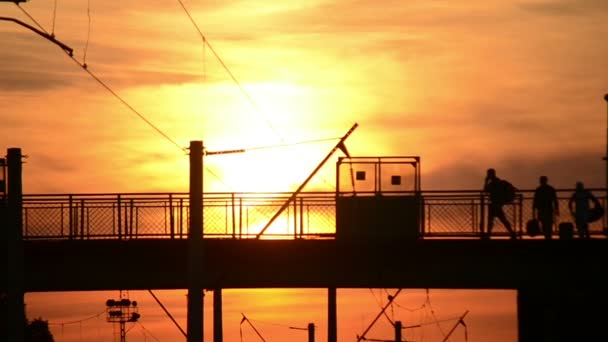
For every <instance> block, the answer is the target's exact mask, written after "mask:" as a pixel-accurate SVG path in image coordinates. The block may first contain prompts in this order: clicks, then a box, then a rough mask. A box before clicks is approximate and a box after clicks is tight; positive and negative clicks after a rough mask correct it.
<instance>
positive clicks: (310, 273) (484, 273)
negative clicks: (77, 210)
mask: <svg viewBox="0 0 608 342" xmlns="http://www.w3.org/2000/svg"><path fill="white" fill-rule="evenodd" d="M186 244H187V241H186V240H159V239H151V240H143V239H142V240H128V241H116V240H94V241H78V240H76V241H26V242H25V246H24V248H25V279H26V280H25V283H26V291H28V292H32V291H71V290H109V289H121V288H122V289H148V288H155V289H183V288H186V287H187V257H188V256H187V250H188V249H187V246H186ZM606 260H608V240H606V239H601V240H600V239H590V240H554V241H544V240H517V241H509V240H491V241H476V240H417V241H376V242H370V241H351V242H342V241H335V240H329V241H323V240H279V241H269V240H223V239H210V240H205V241H204V244H203V257H202V260H200V264H199V265H197V267H198V268H199V269H200V273H199V276H200V277H201V279H202V281H203V284H204V287H205V288H210V289H212V288H217V287H219V288H274V287H276V288H285V287H291V288H327V287H339V288H450V289H476V288H480V289H481V288H483V289H522V288H538V287H545V286H547V287H550V288H563V289H576V288H580V287H581V286H582V287H586V288H594V287H601V286H602V285H601V284H604V282H603V280H602V279H603V277H604V275H603V274H602V273H603V272H602V270H603V269H605V262H606Z"/></svg>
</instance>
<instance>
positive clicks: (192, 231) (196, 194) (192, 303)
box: [187, 141, 205, 342]
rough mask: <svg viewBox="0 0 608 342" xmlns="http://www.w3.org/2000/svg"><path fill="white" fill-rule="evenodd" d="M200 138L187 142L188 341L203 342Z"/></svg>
mask: <svg viewBox="0 0 608 342" xmlns="http://www.w3.org/2000/svg"><path fill="white" fill-rule="evenodd" d="M201 260H203V142H202V141H191V142H190V227H189V229H188V318H187V325H188V326H187V334H188V338H187V342H203V340H204V334H203V326H204V324H203V296H204V294H203V277H202V274H203V273H204V272H205V270H203V269H202V267H201V266H202V265H201V264H200V263H201Z"/></svg>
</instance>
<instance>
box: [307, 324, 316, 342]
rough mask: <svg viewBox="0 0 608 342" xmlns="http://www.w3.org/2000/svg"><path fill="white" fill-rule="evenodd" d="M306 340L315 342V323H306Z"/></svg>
mask: <svg viewBox="0 0 608 342" xmlns="http://www.w3.org/2000/svg"><path fill="white" fill-rule="evenodd" d="M308 342H315V324H314V323H308Z"/></svg>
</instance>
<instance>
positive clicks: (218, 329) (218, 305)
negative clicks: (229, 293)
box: [213, 288, 224, 342]
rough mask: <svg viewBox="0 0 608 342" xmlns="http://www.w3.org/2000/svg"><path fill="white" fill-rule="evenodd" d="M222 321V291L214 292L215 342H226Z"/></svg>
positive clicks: (216, 290)
mask: <svg viewBox="0 0 608 342" xmlns="http://www.w3.org/2000/svg"><path fill="white" fill-rule="evenodd" d="M223 325H224V324H223V319H222V289H221V288H216V289H214V290H213V342H224V328H223Z"/></svg>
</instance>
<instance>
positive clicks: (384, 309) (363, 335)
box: [357, 289, 401, 342]
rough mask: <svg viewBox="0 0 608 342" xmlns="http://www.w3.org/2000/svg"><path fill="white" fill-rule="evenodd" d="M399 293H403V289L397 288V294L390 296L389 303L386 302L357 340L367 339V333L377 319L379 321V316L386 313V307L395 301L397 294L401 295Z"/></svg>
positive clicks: (358, 341) (359, 341)
mask: <svg viewBox="0 0 608 342" xmlns="http://www.w3.org/2000/svg"><path fill="white" fill-rule="evenodd" d="M399 293H401V289H399V290H397V292H395V294H394V295H393V296H389V298H388V303H386V304H385V305H384V307H382V310H380V312H379V313H378V315H377V316H376V318H374V320H373V321H372V323H371V324H370V325H369V326H368V327H367V329H365V331H364V332H363V334H361V336H358V337H357V342H361V341H363V340H364V339H365V335H366V334H367V333H368V332H369V330H370V329H371V328H372V327H373V326H374V324H376V321H378V318H380V316H382V315H384V312H385V311H386V309H388V307H389V306H390V305H391V304H392V303H393V301H394V300H395V298H397V296H398V295H399Z"/></svg>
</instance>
